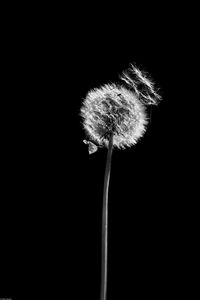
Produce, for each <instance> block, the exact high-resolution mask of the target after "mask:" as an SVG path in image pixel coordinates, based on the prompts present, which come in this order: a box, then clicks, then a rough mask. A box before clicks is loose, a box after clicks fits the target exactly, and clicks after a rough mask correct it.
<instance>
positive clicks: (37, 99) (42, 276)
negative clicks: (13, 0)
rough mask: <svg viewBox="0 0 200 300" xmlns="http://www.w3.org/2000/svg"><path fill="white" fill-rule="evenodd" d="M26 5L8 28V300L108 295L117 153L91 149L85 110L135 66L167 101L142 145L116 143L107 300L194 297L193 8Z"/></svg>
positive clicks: (4, 225)
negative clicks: (105, 234) (103, 264)
mask: <svg viewBox="0 0 200 300" xmlns="http://www.w3.org/2000/svg"><path fill="white" fill-rule="evenodd" d="M17 9H18V10H19V11H20V13H18V14H16V12H15V8H12V9H11V8H9V9H8V10H7V11H6V12H7V17H6V20H7V23H6V21H5V26H4V27H5V33H6V32H7V33H9V34H5V40H6V42H5V44H4V47H5V56H4V57H3V60H4V63H5V64H6V68H5V74H4V79H5V87H6V89H5V95H4V99H3V103H2V104H3V109H2V120H3V124H2V141H3V144H2V148H3V150H4V151H3V153H4V154H3V155H2V165H3V166H4V168H3V169H2V170H3V176H2V197H1V212H0V214H1V220H0V224H1V225H0V230H1V247H0V248H1V250H0V251H1V256H0V275H1V281H0V286H1V287H0V297H1V296H2V297H12V298H13V299H15V295H16V297H17V296H19V298H22V297H23V296H24V297H25V298H26V299H30V298H31V297H32V296H33V297H37V299H40V297H41V298H43V297H44V299H47V297H49V296H54V297H55V296H56V298H57V299H59V298H60V297H61V296H62V297H61V298H62V299H99V291H100V261H101V252H100V251H101V244H100V242H101V209H102V191H103V177H104V168H105V160H106V149H100V150H98V151H97V152H96V153H95V154H93V155H91V156H89V155H88V152H87V146H86V145H85V144H84V143H83V142H82V140H83V139H84V138H85V136H84V132H83V130H82V127H81V119H80V117H79V110H80V106H81V103H82V101H83V99H84V97H85V96H86V94H87V92H88V91H89V90H90V89H92V88H94V87H99V86H100V85H102V84H104V83H109V82H116V81H118V76H119V74H121V72H122V71H123V70H124V69H126V68H127V67H128V66H129V63H131V62H135V63H136V64H137V66H138V67H139V68H141V69H145V70H146V71H147V72H149V74H150V75H151V76H152V78H153V79H154V81H155V82H156V84H157V86H158V87H159V88H160V93H161V95H162V97H163V101H162V102H161V103H160V105H159V106H158V107H153V108H152V112H151V122H150V124H149V127H148V130H147V132H146V134H145V135H144V137H143V138H142V139H141V141H139V142H138V144H137V145H136V146H134V147H132V148H130V149H127V150H123V151H119V150H114V153H113V159H112V170H111V181H110V194H109V249H108V251H109V257H108V300H109V299H126V298H127V299H132V298H135V299H143V298H146V297H153V298H154V299H164V298H165V297H167V298H169V297H171V295H172V294H173V295H176V297H178V295H179V294H180V293H184V294H185V293H189V295H191V294H190V293H191V292H190V289H191V282H190V276H189V275H188V274H189V273H190V271H189V270H190V265H191V264H192V258H191V257H192V256H191V252H193V249H195V247H194V246H193V248H192V249H190V247H189V245H190V246H191V245H193V243H194V242H195V241H194V240H193V236H192V231H193V230H192V228H194V226H195V222H196V219H195V218H193V217H192V215H193V205H194V204H195V203H194V202H193V196H192V195H191V192H190V193H189V192H188V189H187V184H186V182H187V181H186V179H185V178H186V176H188V172H187V168H188V163H187V160H186V157H185V154H183V149H184V144H185V135H187V134H186V131H187V125H186V122H185V115H184V114H183V113H182V109H183V108H184V106H185V103H186V102H187V94H186V91H185V85H186V80H185V79H186V77H185V73H184V72H185V54H186V53H188V52H187V51H188V49H189V48H190V49H191V47H192V43H191V42H190V39H191V36H190V34H189V33H188V28H187V26H185V24H186V23H185V20H184V17H181V15H180V14H177V11H176V10H171V9H169V11H168V12H166V10H165V8H162V7H160V8H159V10H158V11H157V10H154V9H153V8H152V9H151V14H150V13H149V8H148V7H145V8H135V9H134V10H133V8H131V7H124V6H123V7H116V10H115V7H112V8H110V9H109V8H108V7H107V8H105V7H104V6H103V7H101V8H100V7H98V5H97V7H93V10H92V11H91V10H87V9H85V10H84V11H83V12H82V7H80V6H78V7H77V8H73V9H70V8H69V7H63V8H62V7H60V8H55V7H54V6H52V7H50V6H45V7H40V6H38V7H35V8H30V9H29V8H24V7H23V8H19V7H18V8H17ZM18 10H17V11H18ZM152 11H153V13H152ZM11 16H12V17H11ZM9 18H10V19H9ZM8 20H10V22H8ZM186 41H187V42H186ZM188 41H189V42H188ZM188 45H190V47H189V46H188ZM191 57H192V56H191ZM183 79H184V80H183ZM191 203H193V204H191ZM191 247H192V246H191ZM190 251H191V252H190ZM45 297H46V298H45Z"/></svg>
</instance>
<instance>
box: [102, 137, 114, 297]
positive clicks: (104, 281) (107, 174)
mask: <svg viewBox="0 0 200 300" xmlns="http://www.w3.org/2000/svg"><path fill="white" fill-rule="evenodd" d="M112 150H113V135H112V134H111V136H110V139H109V145H108V153H107V159H106V169H105V176H104V188H103V210H102V259H101V299H100V300H106V293H107V269H108V190H109V181H110V170H111V158H112Z"/></svg>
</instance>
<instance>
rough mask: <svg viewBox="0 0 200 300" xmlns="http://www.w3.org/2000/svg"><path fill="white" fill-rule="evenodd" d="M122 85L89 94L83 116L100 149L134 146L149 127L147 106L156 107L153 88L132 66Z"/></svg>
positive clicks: (122, 78)
mask: <svg viewBox="0 0 200 300" xmlns="http://www.w3.org/2000/svg"><path fill="white" fill-rule="evenodd" d="M120 78H121V80H122V81H123V85H117V84H113V83H111V84H105V85H103V86H101V87H100V88H95V89H93V90H91V91H89V92H88V94H87V95H86V97H85V99H84V101H83V104H82V107H81V113H80V114H81V116H82V118H83V127H84V129H85V132H86V135H87V137H88V138H89V139H90V140H92V141H94V142H95V143H96V144H97V145H99V146H101V147H102V146H106V147H108V143H109V138H110V136H111V135H112V136H113V146H114V147H118V148H121V149H124V148H126V147H130V146H132V145H135V144H136V143H137V141H138V140H139V139H140V138H141V137H142V136H143V135H144V133H145V131H146V126H147V124H148V121H147V116H146V105H150V104H157V103H158V100H159V99H160V96H159V95H158V94H157V93H156V92H155V89H154V85H153V83H152V81H150V80H149V79H148V78H147V77H146V76H145V75H144V74H143V73H142V72H141V71H140V70H138V69H136V68H135V67H134V66H133V65H131V68H129V69H128V70H127V71H126V72H124V73H123V74H122V76H121V77H120Z"/></svg>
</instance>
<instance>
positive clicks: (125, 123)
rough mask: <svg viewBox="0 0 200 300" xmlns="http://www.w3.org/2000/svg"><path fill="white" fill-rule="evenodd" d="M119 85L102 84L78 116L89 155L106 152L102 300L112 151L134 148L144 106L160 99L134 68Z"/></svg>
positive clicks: (103, 299) (142, 127) (140, 131)
mask: <svg viewBox="0 0 200 300" xmlns="http://www.w3.org/2000/svg"><path fill="white" fill-rule="evenodd" d="M120 79H121V81H122V84H114V83H113V84H105V85H103V86H101V87H100V88H95V89H93V90H91V91H89V92H88V94H87V95H86V98H85V99H84V101H83V104H82V107H81V110H80V115H81V117H82V119H83V128H84V130H85V133H86V137H87V140H84V141H83V142H84V143H85V144H88V149H89V154H92V153H95V152H96V151H97V149H98V148H99V147H106V148H108V152H107V160H106V169H105V176H104V189H103V210H102V268H101V298H100V299H101V300H106V293H107V257H108V253H107V251H108V190H109V180H110V171H111V158H112V151H113V148H114V147H116V148H119V149H125V148H127V147H131V146H133V145H135V144H136V143H137V142H138V140H139V139H140V138H141V137H142V136H143V135H144V133H145V131H146V127H147V124H148V118H147V114H146V106H148V105H157V104H158V103H159V101H160V100H161V96H160V95H159V94H158V93H157V91H156V90H155V87H154V83H153V81H152V80H150V79H149V78H148V76H147V75H146V74H145V73H144V72H142V71H141V70H139V69H138V68H136V67H135V66H134V65H132V64H131V65H130V67H129V68H128V69H127V70H126V71H124V72H123V73H122V75H121V76H120Z"/></svg>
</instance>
